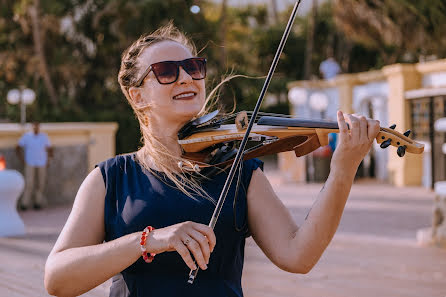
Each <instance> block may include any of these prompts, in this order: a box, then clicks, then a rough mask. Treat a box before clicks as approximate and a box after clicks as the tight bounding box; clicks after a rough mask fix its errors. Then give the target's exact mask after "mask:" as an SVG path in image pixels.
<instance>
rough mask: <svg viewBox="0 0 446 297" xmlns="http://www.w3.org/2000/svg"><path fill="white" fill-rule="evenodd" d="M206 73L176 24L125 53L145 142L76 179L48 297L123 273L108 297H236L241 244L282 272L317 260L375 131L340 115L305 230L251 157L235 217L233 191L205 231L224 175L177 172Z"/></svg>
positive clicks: (49, 271) (126, 86) (130, 96)
mask: <svg viewBox="0 0 446 297" xmlns="http://www.w3.org/2000/svg"><path fill="white" fill-rule="evenodd" d="M205 77H206V61H205V59H203V58H199V57H196V50H195V48H194V46H193V44H192V43H191V42H190V41H189V40H188V39H187V38H186V37H185V35H184V34H183V33H181V32H179V31H178V30H177V29H176V28H175V27H173V26H172V25H167V26H165V27H162V28H160V29H158V30H157V31H156V32H154V33H152V34H149V35H146V36H143V37H141V38H139V39H138V40H137V41H135V42H134V43H133V44H132V45H131V46H130V47H129V48H128V49H127V50H126V51H125V52H124V54H123V56H122V63H121V69H120V72H119V78H118V79H119V83H120V85H121V88H122V91H123V93H124V95H125V96H126V98H127V100H128V102H129V103H130V105H131V106H132V108H133V109H134V111H135V114H136V116H137V118H138V120H139V123H140V126H141V132H142V135H143V141H144V143H143V146H142V148H141V149H140V150H138V151H137V152H136V153H132V154H128V155H121V156H117V157H115V158H112V159H109V160H107V161H105V162H103V163H101V164H99V165H98V166H97V168H96V169H94V170H93V171H92V172H91V173H90V174H89V175H88V176H87V178H86V179H85V180H84V182H83V183H82V185H81V187H80V189H79V191H78V193H77V195H76V199H75V202H74V205H73V209H72V212H71V214H70V216H69V218H68V220H67V222H66V225H65V227H64V228H63V230H62V232H61V234H60V236H59V238H58V240H57V242H56V244H55V246H54V248H53V250H52V251H51V253H50V255H49V257H48V260H47V263H46V268H45V286H46V288H47V290H48V292H49V293H50V294H52V295H57V296H75V295H79V294H82V293H84V292H86V291H88V290H90V289H92V288H94V287H96V286H97V285H99V284H101V283H102V282H104V281H106V280H107V279H109V278H111V277H114V276H116V275H119V276H120V275H122V277H114V280H115V281H114V282H113V284H112V287H111V289H110V295H111V296H194V297H197V296H226V297H230V296H243V292H242V288H241V276H242V268H243V258H244V244H245V238H246V237H247V236H252V237H253V238H254V240H255V241H256V243H257V244H258V245H259V246H260V248H261V249H262V250H263V252H264V253H265V255H266V256H267V257H268V258H269V259H270V260H271V261H272V262H273V263H274V264H275V265H277V266H278V267H280V268H281V269H283V270H286V271H289V272H292V273H307V272H309V271H310V270H311V268H312V267H313V266H314V265H315V264H316V263H317V262H318V260H319V258H320V257H321V255H322V253H323V251H324V250H325V249H326V247H327V245H328V244H329V242H330V240H331V239H332V237H333V235H334V233H335V231H336V229H337V226H338V224H339V221H340V218H341V215H342V212H343V210H344V205H345V203H346V200H347V198H348V195H349V191H350V188H351V185H352V182H353V179H354V176H355V173H356V170H357V168H358V166H359V163H360V162H361V160H362V159H363V157H364V156H365V155H366V153H367V152H368V151H369V149H370V147H371V144H372V142H373V139H374V138H375V136H376V135H377V133H378V130H379V123H378V122H377V121H373V120H367V119H365V118H364V117H356V116H352V115H345V116H344V115H343V114H342V113H341V112H339V113H338V124H339V127H340V131H341V132H340V139H339V145H338V147H337V149H336V151H335V153H334V155H333V158H332V161H331V172H330V175H329V177H328V179H327V182H326V183H325V186H324V188H323V189H322V191H321V192H320V194H319V196H318V198H317V202H316V203H315V205H314V206H313V208H312V210H311V211H310V213H309V215H308V216H307V219H306V220H305V222H304V223H303V224H302V226H297V225H296V223H295V222H294V221H293V219H292V217H291V215H290V213H289V212H288V210H287V209H286V208H285V206H284V205H283V204H282V203H281V201H280V200H279V198H278V197H277V196H276V194H275V193H274V191H273V189H272V187H271V185H270V183H269V182H268V180H267V178H266V177H265V175H264V174H263V172H262V162H261V161H259V160H258V159H253V160H248V161H244V164H243V171H242V172H241V175H242V176H241V183H242V187H239V192H238V193H237V196H238V199H237V203H236V205H235V210H236V211H234V210H233V202H234V201H233V200H234V196H235V194H236V193H235V191H236V188H235V186H234V185H233V186H232V188H231V189H230V191H229V194H228V198H227V199H226V203H225V206H224V207H223V209H222V212H221V214H220V218H219V221H218V223H217V225H216V227H215V230H212V229H211V228H209V227H208V226H207V224H208V223H209V219H210V217H211V215H212V212H213V210H214V206H215V200H216V199H218V197H219V194H220V190H221V189H222V187H223V184H224V182H225V179H226V176H227V173H225V172H222V173H219V174H217V175H215V176H214V177H212V179H210V180H206V179H205V180H201V181H199V180H195V179H193V178H191V176H190V175H188V174H187V173H184V172H183V171H182V170H181V169H180V168H179V167H178V162H179V161H181V153H182V152H181V148H180V146H179V144H178V137H177V133H178V131H179V129H180V128H181V127H182V126H183V125H184V124H185V123H187V122H188V121H190V120H191V119H193V118H194V117H196V116H197V115H201V114H203V112H204V106H205V103H206V94H205ZM346 122H348V123H349V124H350V127H351V128H350V130H348V129H347V124H346ZM296 198H298V197H296ZM194 259H195V261H194ZM195 262H196V264H195ZM195 265H198V266H199V268H200V269H201V271H200V273H199V275H198V277H197V279H196V280H195V282H194V284H192V285H191V284H188V283H187V276H188V273H189V271H190V269H195V268H196V266H195Z"/></svg>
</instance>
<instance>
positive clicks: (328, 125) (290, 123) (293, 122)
mask: <svg viewBox="0 0 446 297" xmlns="http://www.w3.org/2000/svg"><path fill="white" fill-rule="evenodd" d="M257 125H267V126H285V127H299V128H320V129H339V126H338V123H337V122H333V121H317V120H316V121H315V120H304V119H293V118H280V117H270V116H264V117H261V118H260V119H259V120H258V122H257ZM333 132H335V131H333Z"/></svg>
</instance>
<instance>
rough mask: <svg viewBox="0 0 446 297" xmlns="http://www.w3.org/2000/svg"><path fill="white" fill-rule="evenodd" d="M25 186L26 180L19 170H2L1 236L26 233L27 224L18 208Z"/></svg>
mask: <svg viewBox="0 0 446 297" xmlns="http://www.w3.org/2000/svg"><path fill="white" fill-rule="evenodd" d="M24 186H25V180H24V179H23V176H22V175H21V174H20V173H19V172H18V171H16V170H1V171H0V236H14V235H23V234H25V224H24V223H23V221H22V219H21V218H20V216H19V214H18V213H17V208H16V205H17V200H18V199H19V196H20V194H22V191H23V188H24Z"/></svg>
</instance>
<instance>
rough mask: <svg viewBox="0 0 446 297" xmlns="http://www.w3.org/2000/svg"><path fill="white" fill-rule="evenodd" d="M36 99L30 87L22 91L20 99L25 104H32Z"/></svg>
mask: <svg viewBox="0 0 446 297" xmlns="http://www.w3.org/2000/svg"><path fill="white" fill-rule="evenodd" d="M35 99H36V93H34V91H33V90H31V89H24V90H23V91H22V100H23V103H25V104H26V105H29V104H32V103H33V102H34V100H35Z"/></svg>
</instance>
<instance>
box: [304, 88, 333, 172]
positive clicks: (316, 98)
mask: <svg viewBox="0 0 446 297" xmlns="http://www.w3.org/2000/svg"><path fill="white" fill-rule="evenodd" d="M309 104H310V108H311V109H312V110H315V111H319V112H320V115H321V119H324V118H325V111H326V110H327V107H328V97H327V95H325V93H323V92H314V93H313V94H311V95H310V102H309ZM309 155H310V166H309V168H308V171H310V172H311V173H310V174H311V177H312V180H313V181H314V180H315V175H316V168H315V166H314V156H313V153H311V154H309Z"/></svg>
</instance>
